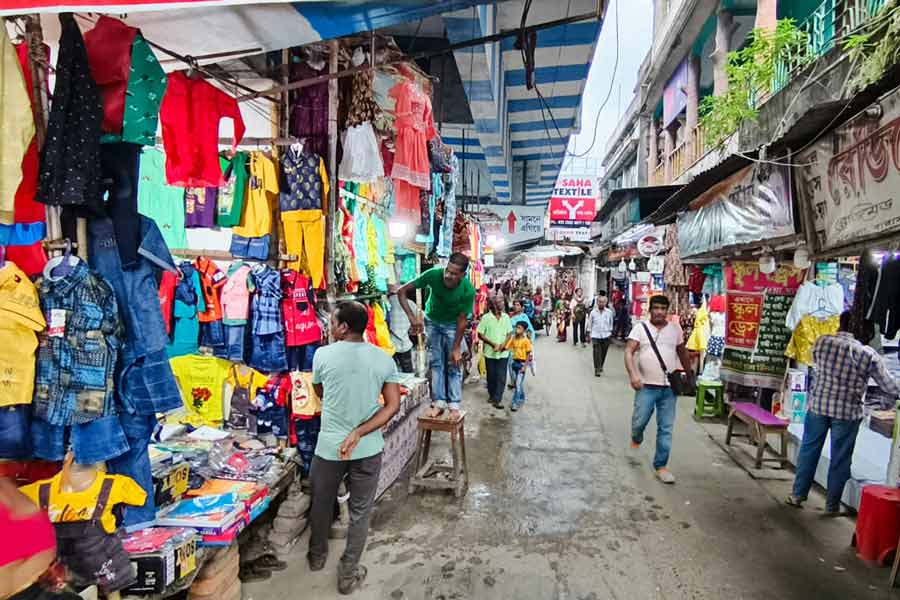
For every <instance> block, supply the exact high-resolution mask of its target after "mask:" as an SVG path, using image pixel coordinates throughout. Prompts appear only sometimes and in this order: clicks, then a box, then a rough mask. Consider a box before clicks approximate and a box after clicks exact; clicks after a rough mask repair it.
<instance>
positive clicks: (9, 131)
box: [0, 29, 35, 224]
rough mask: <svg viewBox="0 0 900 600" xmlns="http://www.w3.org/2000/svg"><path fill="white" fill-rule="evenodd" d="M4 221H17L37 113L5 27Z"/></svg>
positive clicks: (0, 208)
mask: <svg viewBox="0 0 900 600" xmlns="http://www.w3.org/2000/svg"><path fill="white" fill-rule="evenodd" d="M0 86H2V90H3V94H2V98H3V110H2V111H0V127H2V128H3V135H2V136H0V223H6V224H9V223H13V222H14V216H15V200H16V192H17V190H18V188H19V185H20V184H21V182H22V177H23V174H22V160H23V159H24V158H25V155H26V152H27V151H28V148H29V146H30V145H31V140H32V138H33V137H34V131H35V129H34V116H33V114H32V112H31V99H30V97H29V95H28V90H27V88H26V87H25V77H24V76H23V74H22V68H21V66H20V64H19V60H18V56H17V54H16V50H15V48H13V46H12V44H11V43H10V41H9V36H8V34H7V33H6V30H5V29H4V31H3V33H2V35H0Z"/></svg>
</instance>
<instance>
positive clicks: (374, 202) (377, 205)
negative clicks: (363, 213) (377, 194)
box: [340, 188, 388, 212]
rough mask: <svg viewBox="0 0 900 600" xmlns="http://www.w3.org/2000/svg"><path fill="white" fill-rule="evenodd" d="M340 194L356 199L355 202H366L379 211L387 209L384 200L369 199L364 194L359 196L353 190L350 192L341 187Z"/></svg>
mask: <svg viewBox="0 0 900 600" xmlns="http://www.w3.org/2000/svg"><path fill="white" fill-rule="evenodd" d="M340 194H341V196H346V197H347V198H350V199H352V200H356V201H357V202H361V203H363V204H367V205H369V206H371V207H372V208H375V209H378V210H380V211H385V212H386V211H387V209H388V207H387V205H386V204H385V203H384V202H378V201H377V200H371V199H369V198H366V197H365V196H360V195H359V194H354V193H353V192H350V191H348V190H346V189H344V188H341V190H340Z"/></svg>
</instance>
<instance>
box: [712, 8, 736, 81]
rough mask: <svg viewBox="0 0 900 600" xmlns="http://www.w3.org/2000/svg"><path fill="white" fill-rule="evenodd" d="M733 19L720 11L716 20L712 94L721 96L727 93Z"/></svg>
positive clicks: (728, 14) (729, 14)
mask: <svg viewBox="0 0 900 600" xmlns="http://www.w3.org/2000/svg"><path fill="white" fill-rule="evenodd" d="M734 27H735V23H734V17H733V16H732V15H731V13H729V12H727V11H720V12H719V14H718V15H717V18H716V49H715V50H714V51H713V53H712V57H711V58H712V63H713V94H714V95H716V96H721V95H723V94H724V93H725V92H727V91H728V76H727V75H726V74H725V65H726V63H727V57H728V53H729V52H730V51H731V36H732V34H734Z"/></svg>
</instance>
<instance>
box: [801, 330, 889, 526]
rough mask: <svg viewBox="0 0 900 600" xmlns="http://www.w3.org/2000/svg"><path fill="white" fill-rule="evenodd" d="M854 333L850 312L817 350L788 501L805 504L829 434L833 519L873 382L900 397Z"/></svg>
mask: <svg viewBox="0 0 900 600" xmlns="http://www.w3.org/2000/svg"><path fill="white" fill-rule="evenodd" d="M849 330H850V313H849V312H845V313H843V314H842V315H841V317H840V329H839V331H838V333H837V334H836V335H824V336H822V337H820V338H819V339H818V340H816V343H815V345H814V346H813V359H814V360H815V365H816V372H815V377H814V379H813V384H812V389H811V390H810V393H809V405H808V409H807V412H806V421H805V423H804V425H803V443H802V444H801V446H800V453H799V456H798V457H797V473H796V476H795V477H794V490H793V493H792V494H791V495H790V496H788V498H787V503H788V504H790V505H791V506H795V507H797V508H800V507H801V506H802V504H803V502H804V501H806V497H807V494H809V488H810V487H811V486H812V482H813V477H814V476H815V473H816V466H817V465H818V464H819V456H820V455H821V453H822V446H823V445H824V444H825V437H826V436H827V435H828V432H829V430H830V431H831V463H830V466H829V468H828V490H827V494H826V498H825V512H826V513H828V514H832V515H837V514H840V507H841V496H843V494H844V485H845V484H846V483H847V480H848V479H850V461H851V459H852V457H853V448H854V446H855V445H856V434H857V432H858V431H859V424H860V421H862V417H863V395H864V394H865V392H866V388H867V386H868V383H869V379H870V378H871V379H874V380H875V383H876V384H878V386H880V387H881V390H882V391H883V392H884V393H885V394H886V395H888V396H890V397H893V398H896V397H897V396H900V386H898V384H897V381H896V380H895V379H894V377H893V376H892V375H891V374H890V373H889V372H888V370H887V368H886V367H885V365H884V361H883V360H882V358H881V356H880V355H879V354H878V353H877V352H876V351H875V350H873V349H872V348H870V347H868V346H866V345H865V344H864V343H863V342H862V341H860V340H858V339H856V338H855V337H854V336H853V334H851V333H849ZM867 337H869V338H871V337H872V336H871V335H869V336H867ZM868 341H869V340H868V339H867V340H865V342H866V343H868Z"/></svg>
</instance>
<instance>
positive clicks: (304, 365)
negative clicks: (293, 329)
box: [287, 342, 319, 371]
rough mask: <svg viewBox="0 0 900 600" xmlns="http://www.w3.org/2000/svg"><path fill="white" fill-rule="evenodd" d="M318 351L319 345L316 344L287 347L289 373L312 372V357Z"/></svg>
mask: <svg viewBox="0 0 900 600" xmlns="http://www.w3.org/2000/svg"><path fill="white" fill-rule="evenodd" d="M318 349H319V344H318V343H316V342H313V343H311V344H304V345H303V346H288V347H287V363H288V369H289V370H291V371H312V361H313V356H315V354H316V350H318Z"/></svg>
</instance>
